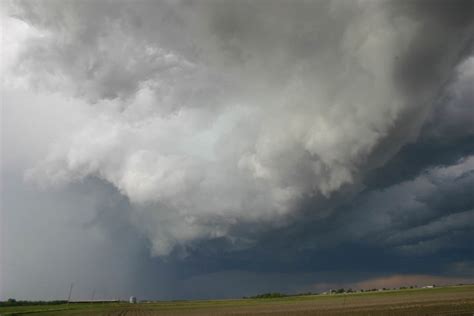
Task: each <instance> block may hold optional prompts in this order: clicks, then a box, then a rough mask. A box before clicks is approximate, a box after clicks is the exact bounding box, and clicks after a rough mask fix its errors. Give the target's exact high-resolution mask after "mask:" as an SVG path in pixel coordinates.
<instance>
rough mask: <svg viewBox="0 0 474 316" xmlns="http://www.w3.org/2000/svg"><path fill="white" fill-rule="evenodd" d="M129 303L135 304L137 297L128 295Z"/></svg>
mask: <svg viewBox="0 0 474 316" xmlns="http://www.w3.org/2000/svg"><path fill="white" fill-rule="evenodd" d="M128 302H129V303H130V304H136V303H137V298H136V297H135V296H130V299H129V300H128Z"/></svg>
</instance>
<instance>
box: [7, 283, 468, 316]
mask: <svg viewBox="0 0 474 316" xmlns="http://www.w3.org/2000/svg"><path fill="white" fill-rule="evenodd" d="M0 315H42V316H46V315H90V316H98V315H104V316H106V315H110V316H112V315H116V316H142V315H143V316H146V315H150V316H151V315H170V316H171V315H259V316H267V315H298V316H303V315H469V316H472V315H474V285H468V286H453V287H443V288H434V289H410V290H394V291H383V292H366V293H352V294H337V295H308V296H291V297H283V298H274V299H239V300H202V301H169V302H156V303H141V304H128V303H95V304H87V303H81V304H70V305H66V304H61V305H41V306H18V307H0Z"/></svg>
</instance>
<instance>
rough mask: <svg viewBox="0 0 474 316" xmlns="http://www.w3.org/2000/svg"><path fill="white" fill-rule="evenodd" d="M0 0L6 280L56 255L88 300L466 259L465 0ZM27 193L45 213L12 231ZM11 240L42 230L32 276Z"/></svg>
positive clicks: (473, 60) (386, 271) (23, 280)
mask: <svg viewBox="0 0 474 316" xmlns="http://www.w3.org/2000/svg"><path fill="white" fill-rule="evenodd" d="M11 4H12V5H11V6H10V8H9V10H10V12H9V14H7V15H6V19H7V20H6V21H7V22H6V24H5V25H6V29H7V30H9V32H6V35H7V36H6V40H5V43H6V45H5V46H6V47H7V50H6V51H7V53H6V55H5V56H6V57H5V60H6V61H5V62H4V64H3V65H2V70H3V69H4V68H5V71H6V73H7V74H8V76H6V78H8V80H6V82H2V84H3V85H4V86H5V89H3V90H2V99H3V100H5V104H7V106H6V107H5V111H4V114H5V117H6V119H5V118H2V120H5V124H2V144H3V147H4V148H2V149H3V150H4V151H3V152H2V158H3V159H2V170H4V169H5V170H7V169H8V170H14V172H10V173H8V174H7V173H2V181H4V182H5V183H7V185H6V186H3V187H2V192H8V199H5V201H2V204H3V205H2V209H3V208H5V209H6V211H4V212H5V214H4V218H6V219H7V220H8V222H11V223H13V225H12V226H11V227H12V228H10V230H9V232H8V233H7V238H8V246H7V248H6V249H7V253H13V254H12V255H11V256H9V258H10V259H9V260H10V261H7V265H6V266H7V268H5V269H6V270H5V271H7V274H8V275H9V277H8V278H7V281H8V282H7V283H5V284H8V288H6V289H4V292H6V293H7V294H8V295H10V294H11V295H15V296H22V295H23V296H30V297H57V296H60V294H58V293H60V292H61V291H62V289H63V288H64V287H65V288H67V285H68V283H69V282H70V279H71V275H70V274H71V271H75V273H76V274H74V273H73V275H72V276H73V277H75V278H76V279H82V280H83V282H84V287H83V288H82V290H81V291H82V292H79V293H80V294H79V295H82V296H84V297H86V298H87V295H88V294H87V293H88V291H89V290H88V289H90V288H91V287H93V286H94V285H93V283H94V282H97V281H100V283H101V284H107V282H108V281H107V280H109V279H114V282H113V283H110V284H109V288H114V289H115V290H110V292H108V293H106V294H103V295H104V296H106V295H117V296H121V297H124V296H127V295H129V293H130V291H133V292H134V294H136V295H142V296H144V297H152V298H156V297H161V298H173V297H179V298H183V297H213V296H220V297H222V296H241V295H246V294H254V293H256V292H259V291H270V290H281V291H292V292H293V291H299V290H300V289H308V288H311V287H312V286H313V285H314V284H315V283H318V282H319V283H325V284H331V283H332V284H334V283H338V284H348V283H353V284H355V283H357V282H360V281H363V280H365V279H370V278H374V277H386V276H387V275H391V274H421V273H424V274H433V275H442V276H456V277H459V278H463V277H467V276H469V275H468V274H469V271H472V268H470V267H472V262H474V255H473V253H472V249H471V247H470V245H469V244H468V241H469V240H472V238H473V237H474V236H473V231H474V229H473V227H472V224H470V223H472V222H473V214H474V213H473V212H474V201H473V198H472V193H471V192H473V191H474V175H473V172H472V170H473V169H474V166H473V158H472V156H473V155H474V129H473V126H474V121H473V119H474V112H473V109H474V106H473V101H474V97H473V92H472V91H473V90H472V86H473V84H474V57H472V41H473V37H472V36H473V35H472V34H473V25H474V24H473V23H474V10H473V2H472V1H393V2H388V1H387V2H361V3H356V2H342V1H332V2H330V1H312V2H308V1H296V2H294V1H292V2H291V3H290V2H288V1H259V2H255V1H225V2H222V1H200V2H186V1H183V2H166V1H162V2H151V1H140V2H120V3H116V2H108V1H94V2H79V1H42V2H32V1H13V2H12V3H11ZM2 18H3V15H2ZM10 31H11V32H10ZM2 123H3V121H2ZM22 176H23V177H24V180H25V182H22V180H21V178H22ZM33 184H37V185H38V186H39V187H41V188H42V189H43V191H40V192H37V191H36V190H38V187H35V186H34V185H33ZM55 190H59V191H55ZM58 192H59V193H58ZM37 200H38V201H39V202H38V201H37ZM69 204H70V206H68V205H69ZM38 208H50V209H51V210H47V211H45V212H44V213H43V214H42V215H43V216H44V217H45V218H49V217H54V218H55V220H56V219H57V218H62V220H58V222H57V228H54V227H53V228H51V229H50V230H48V231H47V232H46V233H45V234H44V235H42V234H38V237H37V238H35V239H32V238H31V236H30V235H27V236H22V234H21V233H20V230H21V227H22V225H26V227H27V228H30V229H31V231H35V232H38V233H40V232H41V231H42V230H43V229H46V228H45V227H46V226H45V224H44V223H43V222H42V221H35V220H33V219H34V218H36V217H37V216H38V214H37V213H36V209H38ZM83 208H84V209H86V211H81V209H83ZM55 209H56V210H55ZM59 214H63V216H64V217H60V216H59ZM26 218H31V219H32V220H31V221H29V220H25V219H26ZM53 222H54V221H53ZM9 227H10V226H9ZM68 234H69V238H65V239H64V238H63V237H64V236H67V235H68ZM21 236H22V237H21ZM54 236H57V237H54ZM18 237H21V238H18ZM55 238H57V240H56V239H55ZM62 239H64V240H63V241H61V240H62ZM17 240H19V241H17ZM75 240H77V241H78V244H75V243H74V241H75ZM51 241H53V242H51ZM18 242H21V243H23V244H25V245H27V247H29V248H30V249H33V248H38V249H39V250H43V252H44V253H47V254H51V253H52V248H53V247H55V245H56V244H57V243H61V242H62V243H61V245H60V246H61V247H60V249H63V250H64V253H62V254H58V258H59V259H58V261H57V262H59V263H58V266H60V268H62V269H64V270H61V271H62V272H61V275H60V276H59V277H57V279H56V280H55V281H54V282H55V283H52V284H53V285H54V286H51V290H50V291H46V290H43V291H44V292H42V294H41V295H40V294H38V291H35V290H34V289H32V290H31V291H26V290H24V289H25V288H26V287H27V285H28V284H29V283H28V282H29V280H35V281H34V282H35V283H36V284H38V283H42V282H46V281H45V280H49V279H51V275H50V274H48V273H45V274H41V271H43V269H44V267H45V265H46V264H48V262H50V261H49V257H47V256H44V255H42V254H41V251H32V252H31V255H30V252H28V251H25V252H22V253H21V254H19V253H17V252H15V249H16V248H15V246H16V244H17V243H18ZM66 250H67V251H66ZM150 253H151V254H152V255H153V256H154V257H150V256H149V254H150ZM32 256H38V258H39V259H40V260H34V259H32V258H33V257H32ZM11 258H13V259H11ZM68 258H69V259H68ZM121 258H125V259H124V260H121ZM73 259H74V260H77V263H76V262H75V261H74V260H73ZM4 260H5V259H4V258H2V261H4ZM14 260H16V261H14ZM15 262H20V263H21V264H22V266H21V267H20V268H18V269H17V268H15V267H14V263H15ZM31 262H38V263H37V264H36V266H34V269H31V266H32V264H31ZM117 262H118V265H117ZM66 264H69V267H70V268H64V266H66ZM109 266H114V268H112V269H109ZM28 269H30V270H31V271H33V272H31V275H33V277H34V278H33V279H31V278H29V277H26V276H24V275H23V274H22V272H23V271H25V270H28ZM470 269H471V270H470ZM89 271H90V272H91V273H90V275H88V273H87V272H89ZM103 271H106V272H107V273H105V274H103V273H102V272H103ZM4 274H5V273H4ZM122 275H124V277H123V278H121V276H122ZM242 280H244V281H242ZM226 282H232V283H233V284H235V286H234V288H232V289H228V291H227V292H225V291H222V285H223V284H224V283H226ZM203 283H204V284H205V287H203V288H198V285H196V284H203ZM2 284H3V283H2ZM64 284H66V286H64ZM262 284H263V285H262ZM86 288H87V289H86ZM249 292H250V293H249ZM61 293H62V292H61ZM5 295H6V294H5Z"/></svg>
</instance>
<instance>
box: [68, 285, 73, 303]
mask: <svg viewBox="0 0 474 316" xmlns="http://www.w3.org/2000/svg"><path fill="white" fill-rule="evenodd" d="M73 287H74V282H72V283H71V287H70V288H69V295H68V297H67V305H69V301H70V300H71V295H72V288H73Z"/></svg>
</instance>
